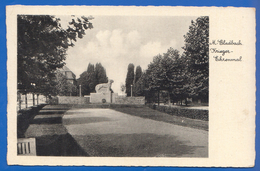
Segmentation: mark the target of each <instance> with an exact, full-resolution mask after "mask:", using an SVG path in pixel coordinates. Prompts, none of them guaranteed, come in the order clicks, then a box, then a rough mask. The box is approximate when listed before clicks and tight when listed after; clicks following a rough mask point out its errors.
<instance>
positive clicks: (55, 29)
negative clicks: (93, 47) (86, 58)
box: [17, 15, 93, 95]
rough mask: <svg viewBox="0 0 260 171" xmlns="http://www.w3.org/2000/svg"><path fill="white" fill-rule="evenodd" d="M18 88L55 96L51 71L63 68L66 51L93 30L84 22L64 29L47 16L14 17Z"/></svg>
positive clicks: (74, 22) (81, 20)
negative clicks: (16, 38)
mask: <svg viewBox="0 0 260 171" xmlns="http://www.w3.org/2000/svg"><path fill="white" fill-rule="evenodd" d="M17 23H18V49H17V50H18V56H17V57H18V88H20V89H24V90H25V89H27V91H32V88H31V83H34V84H35V87H34V90H36V91H37V92H38V93H42V94H45V95H49V94H52V95H54V94H55V91H54V90H53V89H54V88H55V71H56V69H57V68H61V67H63V65H64V64H65V62H64V60H65V59H66V50H67V49H68V47H70V46H73V45H74V44H73V41H76V40H77V38H82V37H83V35H84V34H85V30H87V29H91V28H92V27H93V26H92V24H91V23H90V22H89V20H88V18H86V17H84V16H82V17H81V18H77V19H72V21H71V22H70V23H69V25H68V28H67V29H63V28H62V27H61V25H60V19H58V18H55V17H54V16H50V15H18V17H17Z"/></svg>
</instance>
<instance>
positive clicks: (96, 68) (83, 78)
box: [78, 63, 108, 95]
mask: <svg viewBox="0 0 260 171" xmlns="http://www.w3.org/2000/svg"><path fill="white" fill-rule="evenodd" d="M107 82H108V78H107V74H106V69H105V68H104V67H103V66H102V64H101V63H96V65H94V64H91V63H89V64H88V68H87V71H84V72H83V73H82V74H81V75H80V77H79V79H78V85H81V88H82V89H81V91H82V94H83V95H89V94H90V93H92V92H95V87H96V85H97V84H101V83H107Z"/></svg>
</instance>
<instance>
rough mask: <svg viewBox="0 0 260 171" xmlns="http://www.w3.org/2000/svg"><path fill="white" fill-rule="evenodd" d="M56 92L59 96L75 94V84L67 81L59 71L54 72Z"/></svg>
mask: <svg viewBox="0 0 260 171" xmlns="http://www.w3.org/2000/svg"><path fill="white" fill-rule="evenodd" d="M55 88H56V93H55V95H59V96H71V95H77V86H76V85H73V84H71V83H70V82H68V81H67V78H66V76H65V75H64V74H62V73H61V72H60V71H57V73H56V86H55Z"/></svg>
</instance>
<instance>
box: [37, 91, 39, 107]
mask: <svg viewBox="0 0 260 171" xmlns="http://www.w3.org/2000/svg"><path fill="white" fill-rule="evenodd" d="M37 105H39V94H37Z"/></svg>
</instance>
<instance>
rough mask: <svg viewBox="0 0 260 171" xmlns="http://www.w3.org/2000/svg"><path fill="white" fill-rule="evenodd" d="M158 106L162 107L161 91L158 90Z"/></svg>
mask: <svg viewBox="0 0 260 171" xmlns="http://www.w3.org/2000/svg"><path fill="white" fill-rule="evenodd" d="M158 106H160V90H158Z"/></svg>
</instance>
